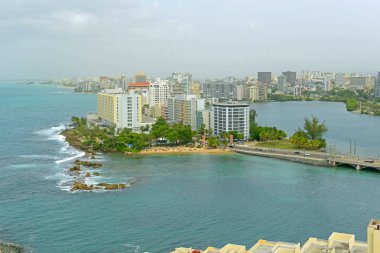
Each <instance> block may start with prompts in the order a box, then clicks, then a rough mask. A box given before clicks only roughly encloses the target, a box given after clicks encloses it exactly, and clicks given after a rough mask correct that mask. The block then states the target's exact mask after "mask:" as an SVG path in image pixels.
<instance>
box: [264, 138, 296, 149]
mask: <svg viewBox="0 0 380 253" xmlns="http://www.w3.org/2000/svg"><path fill="white" fill-rule="evenodd" d="M256 146H257V147H263V148H276V149H297V148H298V147H297V146H296V145H295V144H294V143H292V142H290V141H289V140H287V139H283V140H279V141H273V142H260V143H258V144H256Z"/></svg>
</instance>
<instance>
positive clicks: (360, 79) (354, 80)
mask: <svg viewBox="0 0 380 253" xmlns="http://www.w3.org/2000/svg"><path fill="white" fill-rule="evenodd" d="M366 85H367V77H366V76H350V77H349V86H350V88H351V89H353V90H364V86H366Z"/></svg>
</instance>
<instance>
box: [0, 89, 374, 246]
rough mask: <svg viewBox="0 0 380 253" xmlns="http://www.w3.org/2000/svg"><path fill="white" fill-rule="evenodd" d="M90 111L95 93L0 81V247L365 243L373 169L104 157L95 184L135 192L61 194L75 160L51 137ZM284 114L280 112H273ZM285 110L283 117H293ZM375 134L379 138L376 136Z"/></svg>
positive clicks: (233, 159) (345, 118) (232, 159)
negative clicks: (352, 236) (346, 236)
mask: <svg viewBox="0 0 380 253" xmlns="http://www.w3.org/2000/svg"><path fill="white" fill-rule="evenodd" d="M327 104H329V103H327ZM273 105H275V104H273ZM273 105H272V104H266V105H260V106H262V107H260V108H258V113H259V119H260V120H262V122H263V123H264V122H270V121H269V120H271V117H270V116H269V115H266V112H269V111H271V110H275V109H273V107H272V106H273ZM325 105H326V104H322V105H321V106H319V105H315V106H313V107H312V110H313V111H314V113H315V114H317V113H318V115H324V116H326V118H331V120H329V121H328V123H329V125H335V124H336V125H338V124H340V123H339V122H350V119H352V117H353V116H352V114H349V113H346V112H345V110H344V108H342V107H338V108H335V109H334V110H336V111H337V112H340V113H339V115H336V114H334V115H335V116H334V117H337V116H339V117H338V118H336V121H333V120H334V117H333V116H331V113H332V111H333V110H331V109H329V107H328V106H327V108H328V109H326V108H325V107H324V106H325ZM289 106H291V108H293V110H296V108H297V105H296V104H290V105H289ZM95 107H96V99H95V96H94V95H85V94H74V93H73V92H72V90H71V89H65V88H60V87H54V86H38V85H33V86H24V85H10V84H0V123H1V124H0V138H1V139H0V239H1V240H4V241H10V242H14V243H18V244H21V245H24V246H25V247H26V248H28V249H29V250H31V251H33V252H38V253H61V252H62V253H64V252H73V253H82V252H86V253H87V252H99V253H106V252H107V253H108V252H109V253H119V252H120V253H122V252H127V253H128V252H145V251H148V252H151V253H155V252H157V253H159V252H169V251H170V250H172V249H174V247H176V246H193V247H200V248H204V247H206V246H208V245H214V246H222V245H224V244H225V243H228V242H232V243H237V244H244V245H248V246H251V245H253V244H254V243H255V242H256V241H257V240H258V239H260V238H265V239H268V240H281V241H290V242H301V243H303V242H304V241H305V240H306V239H307V238H308V237H309V236H315V237H321V238H327V237H328V236H329V234H330V233H331V232H332V231H340V232H350V233H356V235H357V239H359V240H365V239H366V238H365V233H366V232H365V230H366V225H367V223H368V222H369V220H370V219H371V218H374V217H377V218H379V217H380V195H379V194H378V193H379V192H380V184H379V180H380V173H378V172H373V171H360V172H356V171H355V170H354V169H351V168H338V169H331V168H324V167H314V166H308V165H302V164H294V163H288V162H283V161H277V160H272V159H264V158H259V157H251V156H243V155H237V154H233V155H226V156H219V155H183V156H170V155H161V156H149V157H143V158H133V159H131V158H127V157H123V156H119V155H103V157H100V160H101V161H102V163H103V164H104V166H103V167H102V169H101V171H100V172H101V176H102V178H101V179H99V180H103V181H116V182H119V181H123V182H133V184H132V185H131V186H130V187H128V188H127V189H126V190H123V191H118V192H96V193H70V192H67V191H66V189H67V188H66V187H65V182H67V180H68V178H67V176H66V175H65V174H64V173H63V170H64V169H65V168H68V167H69V166H70V163H71V162H72V160H70V158H72V159H74V157H79V156H80V155H82V154H81V153H80V152H78V151H76V150H74V149H71V148H70V147H68V146H67V145H66V144H65V143H64V142H62V139H61V138H60V137H59V135H58V134H57V133H58V132H59V131H60V129H62V125H63V124H65V123H68V122H69V120H70V117H71V116H72V115H79V116H80V115H85V114H86V113H89V112H94V111H95V109H96V108H95ZM300 107H301V108H303V107H304V106H303V105H302V106H300ZM283 108H284V105H283V104H281V106H278V109H277V111H278V114H283V113H284V112H283V110H284V109H283ZM292 113H293V112H292V111H288V118H292V117H294V118H297V117H300V119H301V120H302V118H303V116H299V115H298V116H297V117H296V116H295V115H293V114H292ZM296 113H297V114H298V113H299V111H296ZM319 113H321V114H319ZM305 114H307V113H305ZM274 115H275V114H274ZM356 116H361V115H354V118H355V117H356ZM273 117H277V115H276V116H273ZM361 119H363V121H367V122H369V123H367V124H368V126H367V127H368V128H369V127H371V129H369V130H368V131H361V132H358V133H357V135H358V136H360V137H361V138H367V139H368V140H371V139H372V138H375V137H373V136H369V135H368V133H370V132H369V131H373V129H372V124H374V123H371V122H372V120H378V119H377V118H376V119H375V118H373V117H368V116H365V117H363V118H361ZM273 120H274V119H273ZM294 121H295V122H294V124H296V123H297V122H296V121H297V120H294ZM326 122H327V120H326ZM334 122H336V123H334ZM280 123H281V124H282V126H284V127H285V126H289V128H291V127H292V126H291V124H290V123H286V122H280ZM354 123H355V122H354V121H353V122H351V123H350V124H354ZM330 129H331V127H330ZM344 129H347V128H344ZM350 131H351V130H350ZM374 131H375V134H377V135H376V136H379V131H380V130H379V128H375V130H374ZM358 138H359V137H358ZM373 144H374V145H372V147H371V148H376V145H379V142H378V141H374V142H373ZM377 147H378V146H377Z"/></svg>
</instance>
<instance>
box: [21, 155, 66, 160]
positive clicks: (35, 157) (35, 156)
mask: <svg viewBox="0 0 380 253" xmlns="http://www.w3.org/2000/svg"><path fill="white" fill-rule="evenodd" d="M20 157H21V158H26V159H46V160H56V159H59V157H58V156H54V155H20Z"/></svg>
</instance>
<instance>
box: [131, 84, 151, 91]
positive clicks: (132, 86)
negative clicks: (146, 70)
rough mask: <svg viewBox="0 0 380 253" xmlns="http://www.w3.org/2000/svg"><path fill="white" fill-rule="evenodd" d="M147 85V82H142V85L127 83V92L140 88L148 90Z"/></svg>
mask: <svg viewBox="0 0 380 253" xmlns="http://www.w3.org/2000/svg"><path fill="white" fill-rule="evenodd" d="M149 85H150V83H149V82H143V83H129V84H128V90H130V89H131V90H132V89H142V88H146V89H149Z"/></svg>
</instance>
